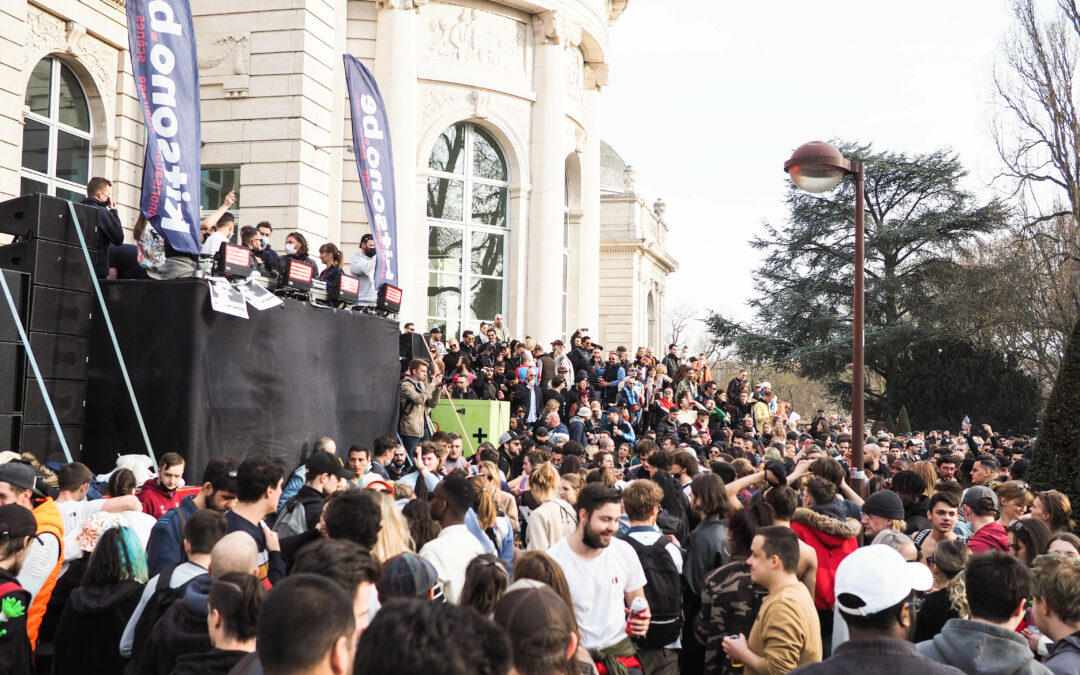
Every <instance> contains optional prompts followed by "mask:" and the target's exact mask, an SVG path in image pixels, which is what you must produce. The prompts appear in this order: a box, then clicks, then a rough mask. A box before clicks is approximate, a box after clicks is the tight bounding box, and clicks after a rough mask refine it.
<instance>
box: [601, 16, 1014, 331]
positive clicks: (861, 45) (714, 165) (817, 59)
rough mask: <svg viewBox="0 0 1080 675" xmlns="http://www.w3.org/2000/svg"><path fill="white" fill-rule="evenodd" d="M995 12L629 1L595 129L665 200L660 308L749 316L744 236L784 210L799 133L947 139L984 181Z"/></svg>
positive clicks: (921, 144) (647, 189)
mask: <svg viewBox="0 0 1080 675" xmlns="http://www.w3.org/2000/svg"><path fill="white" fill-rule="evenodd" d="M1010 21H1011V17H1010V15H1009V12H1008V9H1007V6H1006V3H1005V0H906V1H905V2H867V1H866V0H860V1H855V0H844V1H835V0H830V1H829V2H805V1H801V2H798V1H794V0H774V1H773V2H733V1H730V0H724V1H721V0H632V2H630V4H629V7H628V8H627V10H626V12H625V13H624V14H623V16H622V17H621V18H620V19H619V20H618V21H617V22H616V23H615V25H614V27H613V28H612V37H611V44H610V47H609V49H608V53H607V61H608V63H609V64H610V71H611V75H610V84H609V86H608V87H607V88H606V89H605V90H604V91H603V92H602V94H601V101H602V103H601V125H602V132H601V135H602V137H603V138H604V140H606V141H607V142H609V143H610V144H611V145H612V146H613V147H614V148H615V149H616V150H617V151H618V152H619V154H620V155H622V157H623V159H624V160H625V161H626V162H627V163H628V164H632V165H633V166H634V168H635V169H636V170H637V172H638V179H637V185H636V187H637V189H638V192H639V194H641V195H642V196H643V197H644V198H645V200H646V202H647V203H649V204H652V203H653V201H655V199H656V198H657V197H663V199H664V201H665V202H666V203H667V212H666V213H665V216H664V218H665V220H666V221H667V222H668V224H669V226H670V228H671V234H670V237H669V241H668V248H669V251H670V252H671V254H672V255H673V256H674V257H675V258H676V260H678V261H679V265H680V268H679V270H678V271H677V272H676V273H675V274H674V275H672V276H671V277H670V278H669V279H668V286H667V309H668V310H671V309H672V308H674V307H677V306H678V305H680V304H682V303H687V304H690V305H692V306H693V307H695V308H697V309H698V310H699V311H700V312H701V314H704V311H705V309H713V310H717V311H719V312H721V313H722V314H724V315H725V316H728V317H733V318H736V319H739V320H746V319H749V318H750V317H751V316H752V313H751V311H750V310H749V308H747V307H746V304H745V303H746V301H747V300H749V299H750V298H751V297H753V296H754V295H755V289H754V283H753V279H752V278H751V271H752V270H753V269H754V268H755V266H756V265H757V264H758V261H759V260H760V255H761V254H760V253H758V252H756V251H753V250H752V249H751V248H750V246H749V243H748V242H749V240H750V238H751V237H752V236H753V235H754V234H755V233H756V232H758V231H760V229H761V227H760V225H761V222H762V221H763V220H769V221H770V222H772V223H774V224H777V225H779V224H781V223H782V221H783V220H784V218H785V217H786V209H785V207H784V203H783V197H784V190H785V185H786V180H787V176H786V175H785V174H784V172H783V163H784V161H785V160H786V159H787V158H788V157H789V156H790V155H791V152H792V150H794V149H795V148H796V147H798V146H799V145H801V144H802V143H804V142H806V141H812V140H826V139H829V138H833V137H838V138H844V139H848V140H855V141H863V142H866V141H869V142H873V143H874V145H875V147H876V148H877V149H881V150H884V149H888V150H893V151H904V152H926V151H931V150H935V149H937V148H941V147H946V146H947V147H951V148H953V149H954V150H955V151H957V152H958V153H959V155H960V159H961V161H962V162H963V163H964V165H965V166H966V167H967V168H968V170H969V172H970V174H971V175H970V177H969V183H968V187H969V189H972V190H976V191H978V192H980V193H984V194H986V195H989V190H988V188H987V183H988V182H989V181H990V179H991V178H992V177H993V176H994V175H995V173H996V170H997V158H996V155H995V153H994V147H993V143H992V141H991V138H990V131H989V130H990V124H991V121H992V119H993V115H994V112H995V108H994V106H993V92H992V86H991V85H992V69H993V65H994V60H995V57H996V55H997V53H998V51H999V49H1000V46H1001V41H1002V39H1003V38H1004V36H1005V34H1006V32H1007V30H1008V28H1009V26H1010ZM808 36H813V37H808ZM665 330H666V320H665Z"/></svg>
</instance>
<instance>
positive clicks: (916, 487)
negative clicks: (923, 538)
mask: <svg viewBox="0 0 1080 675" xmlns="http://www.w3.org/2000/svg"><path fill="white" fill-rule="evenodd" d="M892 491H893V492H895V493H896V494H898V495H900V501H901V502H903V504H904V522H905V523H907V527H906V528H905V530H904V531H905V533H906V534H908V535H914V534H915V533H917V532H921V531H922V530H929V529H930V519H929V518H927V517H926V514H927V512H928V511H930V498H929V497H927V496H926V494H925V493H926V481H925V480H923V477H922V476H920V475H919V474H917V473H915V472H914V471H911V470H905V471H900V472H898V473H897V474H896V475H895V476H893V479H892Z"/></svg>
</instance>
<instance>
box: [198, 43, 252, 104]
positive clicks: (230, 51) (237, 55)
mask: <svg viewBox="0 0 1080 675" xmlns="http://www.w3.org/2000/svg"><path fill="white" fill-rule="evenodd" d="M198 42H199V45H198V46H199V81H200V83H202V84H220V85H221V86H222V88H223V89H224V91H225V96H226V97H228V98H241V97H244V96H247V93H248V83H249V76H248V73H249V70H250V66H251V34H250V33H225V34H217V35H213V34H211V35H199V36H198Z"/></svg>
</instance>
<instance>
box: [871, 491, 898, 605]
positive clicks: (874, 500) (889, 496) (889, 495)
mask: <svg viewBox="0 0 1080 675" xmlns="http://www.w3.org/2000/svg"><path fill="white" fill-rule="evenodd" d="M862 512H863V513H865V514H866V515H868V516H879V517H881V518H889V519H891V520H903V519H904V502H902V501H901V500H900V495H898V494H896V493H895V492H890V491H888V490H878V491H877V492H875V493H874V494H872V495H870V496H869V497H867V498H866V501H865V502H863V505H862ZM897 602H900V601H899V600H897Z"/></svg>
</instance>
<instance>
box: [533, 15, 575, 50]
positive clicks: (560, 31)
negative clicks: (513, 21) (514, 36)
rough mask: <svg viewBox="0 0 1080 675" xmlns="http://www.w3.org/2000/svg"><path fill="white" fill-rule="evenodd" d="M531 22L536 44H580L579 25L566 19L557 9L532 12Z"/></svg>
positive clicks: (569, 45)
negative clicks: (537, 12)
mask: <svg viewBox="0 0 1080 675" xmlns="http://www.w3.org/2000/svg"><path fill="white" fill-rule="evenodd" d="M532 22H533V37H535V38H536V43H537V44H556V45H557V44H563V45H566V46H567V47H577V46H578V45H580V44H581V26H579V25H577V24H576V23H574V22H572V21H567V20H566V19H565V18H563V15H562V14H560V13H559V12H557V11H554V10H553V11H549V12H541V13H539V14H534V15H533V18H532Z"/></svg>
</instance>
